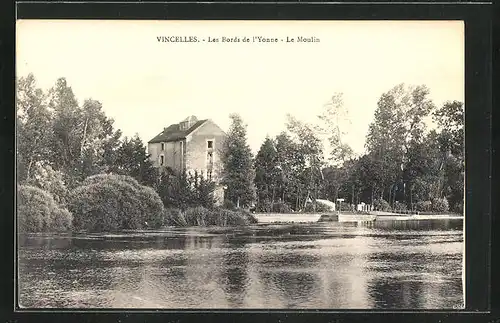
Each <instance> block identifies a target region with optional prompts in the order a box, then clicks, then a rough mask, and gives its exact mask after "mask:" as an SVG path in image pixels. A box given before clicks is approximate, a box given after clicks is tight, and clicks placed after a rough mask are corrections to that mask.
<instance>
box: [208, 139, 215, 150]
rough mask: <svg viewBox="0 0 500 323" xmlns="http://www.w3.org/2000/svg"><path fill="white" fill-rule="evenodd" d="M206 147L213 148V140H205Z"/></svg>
mask: <svg viewBox="0 0 500 323" xmlns="http://www.w3.org/2000/svg"><path fill="white" fill-rule="evenodd" d="M207 148H208V149H211V148H214V141H213V140H209V141H207Z"/></svg>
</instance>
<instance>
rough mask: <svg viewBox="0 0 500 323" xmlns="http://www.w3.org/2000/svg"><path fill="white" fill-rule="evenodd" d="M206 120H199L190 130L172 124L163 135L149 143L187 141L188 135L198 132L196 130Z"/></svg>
mask: <svg viewBox="0 0 500 323" xmlns="http://www.w3.org/2000/svg"><path fill="white" fill-rule="evenodd" d="M205 121H207V119H205V120H198V121H197V122H196V123H195V124H193V125H192V126H191V127H190V128H188V129H186V130H181V129H180V124H179V123H176V124H172V125H170V126H168V127H167V128H165V129H163V131H162V132H161V133H159V134H158V135H157V136H156V137H154V138H153V139H151V140H150V141H149V142H148V143H158V142H170V141H177V140H181V139H185V138H186V136H187V135H189V134H190V133H191V132H193V131H194V130H196V128H198V127H200V126H201V125H202V124H204V123H205Z"/></svg>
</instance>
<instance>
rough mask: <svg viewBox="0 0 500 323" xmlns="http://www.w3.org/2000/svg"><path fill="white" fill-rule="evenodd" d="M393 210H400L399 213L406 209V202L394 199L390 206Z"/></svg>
mask: <svg viewBox="0 0 500 323" xmlns="http://www.w3.org/2000/svg"><path fill="white" fill-rule="evenodd" d="M392 208H393V210H394V212H401V213H404V212H406V211H407V208H406V204H404V203H401V202H399V201H396V202H395V203H394V206H393V207H392Z"/></svg>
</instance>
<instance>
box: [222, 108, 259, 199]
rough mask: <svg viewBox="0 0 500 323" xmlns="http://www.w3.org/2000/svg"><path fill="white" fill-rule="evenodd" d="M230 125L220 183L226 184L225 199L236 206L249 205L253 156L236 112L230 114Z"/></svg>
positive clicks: (224, 147)
mask: <svg viewBox="0 0 500 323" xmlns="http://www.w3.org/2000/svg"><path fill="white" fill-rule="evenodd" d="M230 118H231V121H232V123H231V126H230V129H229V132H228V134H227V138H226V140H225V141H224V143H223V148H222V154H221V161H222V165H223V172H222V180H221V183H222V184H223V185H225V186H226V192H225V197H224V198H225V199H228V200H230V201H231V202H233V203H234V204H235V205H236V206H237V207H240V206H243V207H249V206H251V205H252V203H253V202H254V200H255V187H254V182H253V181H254V178H255V171H254V168H253V156H252V151H251V149H250V147H249V146H248V144H247V138H246V125H244V124H243V120H242V119H241V117H240V116H239V115H237V114H231V115H230Z"/></svg>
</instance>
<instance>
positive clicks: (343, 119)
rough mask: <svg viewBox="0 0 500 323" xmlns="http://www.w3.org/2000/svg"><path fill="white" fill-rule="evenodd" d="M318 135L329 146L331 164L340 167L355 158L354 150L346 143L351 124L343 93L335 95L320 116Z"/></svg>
mask: <svg viewBox="0 0 500 323" xmlns="http://www.w3.org/2000/svg"><path fill="white" fill-rule="evenodd" d="M318 119H319V125H318V126H317V130H318V133H319V134H320V135H321V136H322V137H325V139H326V142H327V144H328V150H329V158H328V161H329V162H330V164H332V165H335V166H339V165H342V164H343V163H344V162H345V161H347V160H349V159H351V158H352V157H353V150H352V148H351V147H350V146H349V145H348V144H346V143H345V142H344V138H345V136H346V135H347V134H348V129H347V126H348V125H349V124H350V120H349V113H348V111H347V109H346V107H345V105H344V99H343V94H342V93H335V94H334V95H333V96H332V98H331V100H330V101H329V102H328V103H327V104H325V105H324V109H323V111H322V112H321V114H320V115H318Z"/></svg>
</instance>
